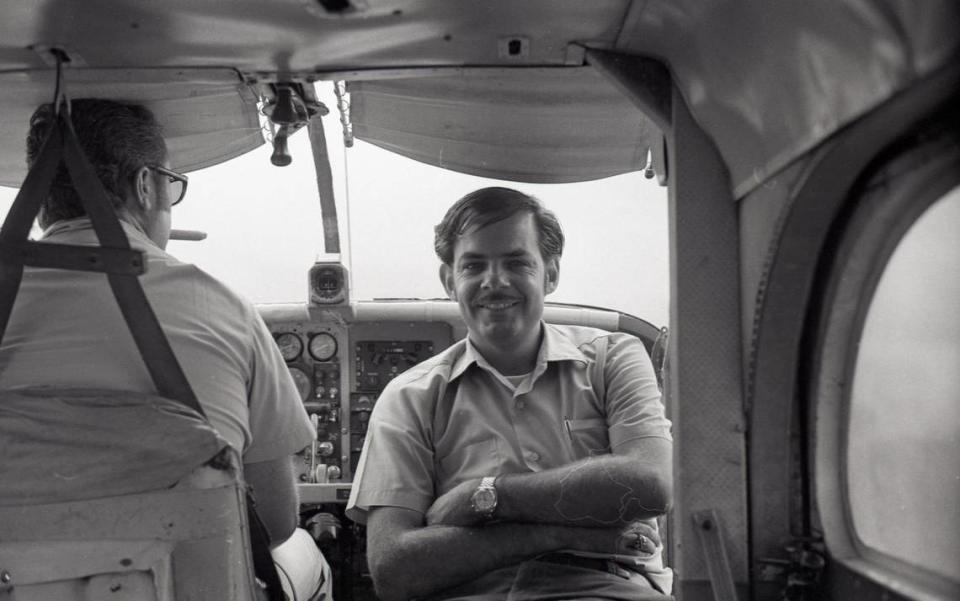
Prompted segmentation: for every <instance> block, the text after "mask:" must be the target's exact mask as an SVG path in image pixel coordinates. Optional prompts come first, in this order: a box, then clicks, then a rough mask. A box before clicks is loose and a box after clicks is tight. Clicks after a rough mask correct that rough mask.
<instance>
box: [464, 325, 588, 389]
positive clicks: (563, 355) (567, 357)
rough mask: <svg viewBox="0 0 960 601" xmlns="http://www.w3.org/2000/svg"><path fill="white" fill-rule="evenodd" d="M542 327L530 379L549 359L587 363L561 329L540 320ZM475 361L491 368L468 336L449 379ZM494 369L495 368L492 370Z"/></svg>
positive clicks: (543, 367) (540, 371)
mask: <svg viewBox="0 0 960 601" xmlns="http://www.w3.org/2000/svg"><path fill="white" fill-rule="evenodd" d="M540 323H541V324H542V327H543V339H542V341H541V342H540V350H539V352H538V353H537V364H536V366H535V367H534V368H533V373H534V376H533V378H532V379H536V378H538V377H540V374H542V373H543V372H544V371H546V369H547V363H549V362H550V361H580V362H582V363H584V364H586V363H588V361H587V357H586V356H585V355H584V354H583V352H581V351H580V349H579V348H577V345H575V344H574V343H573V341H571V340H570V339H569V338H568V337H567V336H566V334H564V332H563V330H562V329H561V328H559V327H557V326H554V325H551V324H548V323H545V322H543V321H541V322H540ZM474 363H476V364H477V365H478V366H481V367H485V368H486V369H490V370H493V367H492V366H490V363H489V362H488V361H487V360H486V359H485V358H484V357H483V355H481V354H480V351H478V350H477V348H476V347H475V346H474V345H473V343H472V342H471V341H470V337H469V336H468V337H467V339H466V340H465V341H464V349H463V352H462V353H461V354H460V356H459V357H458V358H457V360H456V361H455V362H454V364H453V369H452V370H451V372H450V380H451V381H452V380H455V379H457V378H459V377H460V376H461V375H463V372H465V371H467V368H468V367H470V366H471V365H473V364H474ZM494 371H496V370H494Z"/></svg>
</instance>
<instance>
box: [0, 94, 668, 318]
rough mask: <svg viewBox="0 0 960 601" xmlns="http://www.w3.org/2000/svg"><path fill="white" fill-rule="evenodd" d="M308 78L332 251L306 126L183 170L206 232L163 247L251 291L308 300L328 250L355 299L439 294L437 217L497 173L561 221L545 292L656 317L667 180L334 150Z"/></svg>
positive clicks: (0, 201) (192, 217)
mask: <svg viewBox="0 0 960 601" xmlns="http://www.w3.org/2000/svg"><path fill="white" fill-rule="evenodd" d="M317 87H318V90H317V91H318V96H319V97H320V99H321V100H322V101H323V102H324V103H325V104H326V105H327V106H328V107H330V108H331V111H330V114H328V115H327V116H326V117H324V126H325V129H326V132H327V134H326V137H327V147H328V152H329V158H330V163H331V168H332V171H333V179H334V189H335V195H336V201H337V212H338V216H339V223H340V238H341V249H342V255H340V256H337V255H330V254H326V253H325V249H324V242H323V231H322V219H321V211H320V203H319V201H318V193H317V184H316V176H315V172H314V165H313V160H312V156H311V150H310V142H309V139H308V136H307V133H306V131H304V130H301V131H299V132H297V133H295V134H294V135H292V136H291V137H290V140H289V150H290V155H291V156H292V158H293V162H292V163H291V164H290V165H289V166H286V167H275V166H273V165H272V164H271V163H270V154H271V152H272V149H271V145H270V144H265V145H263V146H262V147H260V148H258V149H256V150H254V151H252V152H249V153H247V154H245V155H242V156H240V157H237V158H235V159H232V160H229V161H226V162H224V163H221V164H219V165H215V166H212V167H208V168H205V169H201V170H198V171H194V172H191V173H190V174H189V177H190V189H189V191H188V193H187V195H186V198H185V199H184V201H183V202H182V203H180V204H179V205H177V207H176V208H175V209H174V214H173V227H174V228H176V229H185V230H198V231H202V232H205V233H206V234H207V238H206V239H205V240H203V241H199V242H197V241H184V240H171V241H170V243H169V245H168V247H167V250H168V251H169V252H171V254H173V255H174V256H176V257H177V258H179V259H181V260H183V261H186V262H190V263H194V264H196V265H198V266H200V267H201V268H203V269H205V270H207V271H208V272H210V273H211V274H214V275H215V276H216V277H217V278H219V279H221V280H222V281H224V282H226V283H227V284H229V285H230V286H231V287H233V288H234V289H235V290H236V291H238V292H239V293H241V294H242V295H244V296H246V297H247V298H250V299H251V300H252V301H253V302H255V303H291V302H292V303H300V302H305V301H306V299H307V270H308V269H309V267H310V266H311V265H312V264H313V263H314V261H317V260H337V259H340V260H342V261H343V263H344V264H345V265H346V266H347V267H348V269H349V272H350V278H351V282H350V285H351V291H350V296H351V298H352V299H354V300H371V299H385V298H420V299H429V298H443V297H445V294H444V291H443V288H442V286H441V285H440V281H439V278H438V277H437V269H438V265H439V262H438V259H437V258H436V256H435V255H434V253H433V227H434V225H436V224H437V223H438V222H439V221H440V220H441V218H442V217H443V214H444V212H445V211H446V209H447V208H448V207H449V206H450V205H451V204H452V203H453V201H455V200H456V199H457V198H459V197H460V196H462V195H464V194H466V193H467V192H470V191H472V190H475V189H478V188H482V187H485V186H491V185H503V186H507V187H514V188H517V189H519V190H522V191H524V192H527V193H531V194H533V195H534V196H536V197H538V198H539V199H540V200H541V201H542V202H543V203H544V204H545V205H546V206H547V208H549V209H551V210H553V211H554V212H555V213H556V214H557V216H558V217H559V219H560V222H561V223H562V224H563V226H564V230H565V234H566V237H567V246H566V250H565V252H564V257H563V270H562V273H561V277H560V285H559V287H558V289H557V291H556V292H555V293H554V294H552V295H551V296H550V297H549V298H548V300H549V301H553V302H563V303H573V304H582V305H591V306H597V307H604V308H609V309H614V310H617V311H622V312H625V313H629V314H632V315H636V316H638V317H641V318H643V319H645V320H647V321H650V322H651V323H654V324H657V325H658V326H659V325H666V323H667V315H668V288H669V286H668V281H669V280H668V277H669V276H668V269H669V263H668V259H667V256H668V254H667V253H668V246H667V200H666V188H665V187H661V186H660V185H659V184H658V183H657V181H656V180H655V179H647V178H646V177H644V175H643V173H642V172H633V173H629V174H625V175H618V176H614V177H609V178H604V179H600V180H595V181H590V182H582V183H569V184H525V183H524V184H518V183H514V182H504V181H499V180H492V179H488V178H483V177H476V176H471V175H464V174H461V173H457V172H454V171H449V170H445V169H440V168H437V167H433V166H430V165H426V164H423V163H420V162H417V161H415V160H412V159H408V158H405V157H402V156H399V155H397V154H394V153H391V152H388V151H386V150H383V149H381V148H378V147H377V146H374V145H372V144H369V143H366V142H363V141H361V140H355V141H354V143H353V145H352V147H350V148H345V147H344V141H343V136H342V135H341V133H342V130H341V125H340V119H339V115H338V114H337V110H336V106H337V105H336V100H335V98H334V97H333V93H332V85H331V84H318V86H317ZM544 152H547V153H549V152H550V151H549V149H545V150H544ZM15 195H16V190H13V189H10V188H0V216H2V215H5V214H6V211H7V209H8V208H9V206H10V203H11V202H12V201H13V198H14V197H15ZM627 266H634V267H627ZM637 266H639V267H637Z"/></svg>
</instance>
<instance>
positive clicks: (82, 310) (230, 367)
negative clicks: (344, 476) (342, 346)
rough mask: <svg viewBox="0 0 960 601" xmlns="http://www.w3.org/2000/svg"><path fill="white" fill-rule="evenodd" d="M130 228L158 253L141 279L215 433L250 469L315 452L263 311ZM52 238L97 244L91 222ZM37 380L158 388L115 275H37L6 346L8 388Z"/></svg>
mask: <svg viewBox="0 0 960 601" xmlns="http://www.w3.org/2000/svg"><path fill="white" fill-rule="evenodd" d="M121 223H122V225H123V229H124V231H125V232H126V234H127V236H128V237H129V239H130V244H131V246H133V247H134V248H136V249H139V250H143V251H145V253H146V258H147V271H146V273H145V274H143V275H142V276H140V282H141V284H142V286H143V289H144V291H145V293H146V296H147V298H148V299H149V301H150V305H151V306H152V307H153V310H154V312H155V313H156V315H157V319H158V320H159V321H160V324H161V325H162V327H163V330H164V332H165V333H166V335H167V339H168V340H169V341H170V345H171V346H172V348H173V351H174V354H175V355H176V357H177V359H178V360H179V362H180V365H181V366H182V368H183V370H184V372H185V374H186V376H187V379H188V380H189V382H190V385H191V386H192V387H193V390H194V392H195V394H196V396H197V398H198V400H199V401H200V405H201V406H202V407H203V409H204V411H205V413H206V414H207V417H208V419H209V420H210V423H211V424H212V425H213V427H214V428H215V429H216V430H217V431H218V432H219V433H220V435H221V436H223V437H224V438H225V439H226V440H227V441H228V442H229V443H230V444H231V445H232V446H234V447H235V448H236V449H238V450H240V451H241V453H242V455H243V461H244V463H255V462H259V461H269V460H274V459H279V458H281V457H284V456H289V455H291V454H293V453H295V452H297V451H299V450H301V449H303V448H304V447H306V446H307V445H309V444H310V442H311V441H312V440H313V438H314V432H313V428H312V426H311V425H310V421H309V419H308V418H307V414H306V411H305V410H304V408H303V405H302V404H301V402H300V397H299V395H298V394H297V391H296V388H295V386H294V383H293V381H292V379H291V377H290V374H289V371H288V370H287V368H286V365H285V364H284V361H283V358H282V357H281V356H280V353H279V350H278V349H277V347H276V345H275V344H274V341H273V338H272V337H271V336H270V332H269V331H268V330H267V328H266V325H265V324H264V323H263V320H262V319H261V318H260V316H259V314H258V313H257V311H256V309H255V308H254V307H253V305H252V304H251V303H249V302H248V301H246V300H244V299H242V298H241V297H239V296H238V295H237V294H235V293H234V292H232V291H231V290H230V289H228V288H227V287H226V286H225V285H223V284H222V283H220V282H219V281H217V280H216V279H214V278H213V277H211V276H210V275H208V274H206V273H205V272H203V271H202V270H200V269H199V268H197V267H195V266H194V265H190V264H187V263H183V262H181V261H178V260H177V259H175V258H174V257H172V256H171V255H169V254H167V253H166V252H164V251H163V250H161V249H160V248H159V247H157V246H156V245H155V244H154V243H153V242H151V241H150V239H149V238H147V237H146V235H144V234H143V233H142V232H141V231H139V230H138V229H137V228H135V227H134V226H132V225H130V224H128V223H125V222H121ZM42 240H43V241H49V242H57V243H62V244H79V245H95V244H97V238H96V235H95V234H94V232H93V229H92V227H91V224H90V221H89V219H87V218H82V219H74V220H69V221H61V222H57V223H55V224H54V225H52V226H51V227H50V228H48V229H47V231H46V232H44V235H43V238H42ZM37 385H50V386H68V387H91V388H110V389H116V390H131V391H136V392H145V393H153V392H155V388H154V385H153V381H152V380H151V379H150V375H149V373H148V372H147V368H146V366H145V365H144V363H143V359H142V358H141V357H140V353H139V352H138V351H137V348H136V346H135V344H134V342H133V338H132V336H131V335H130V332H129V330H128V328H127V325H126V322H124V320H123V317H122V315H121V313H120V309H119V307H118V306H117V302H116V300H115V299H114V297H113V293H112V292H111V290H110V287H109V285H108V283H107V279H106V275H104V274H100V273H89V272H78V271H64V270H56V269H33V268H28V269H27V270H25V273H24V277H23V282H22V284H21V286H20V291H19V294H18V295H17V301H16V304H15V305H14V308H13V312H12V314H11V317H10V324H9V326H8V328H7V332H6V335H5V336H4V340H3V343H2V347H0V388H16V387H21V386H37Z"/></svg>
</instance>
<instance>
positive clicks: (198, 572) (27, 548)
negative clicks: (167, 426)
mask: <svg viewBox="0 0 960 601" xmlns="http://www.w3.org/2000/svg"><path fill="white" fill-rule="evenodd" d="M245 518H246V507H245V497H244V491H243V488H242V485H241V484H240V483H239V481H238V480H237V478H235V477H234V476H231V475H230V474H229V473H228V472H225V471H222V470H218V469H215V468H211V467H200V468H197V469H196V470H195V471H194V472H193V474H191V475H190V476H189V477H188V478H186V479H185V480H184V481H183V482H181V483H180V484H178V485H177V486H175V487H173V488H171V489H167V490H157V491H152V492H145V493H139V494H132V495H121V496H114V497H105V498H99V499H88V500H84V501H68V502H64V503H49V504H44V505H20V506H9V507H0V541H2V542H0V575H2V577H0V580H3V581H4V582H0V599H10V600H11V601H47V600H53V599H56V600H57V601H94V600H102V599H112V600H117V601H120V600H123V601H128V600H129V601H174V600H177V601H203V600H211V599H223V600H231V601H234V600H236V601H241V600H244V601H245V600H250V601H252V600H253V599H255V596H254V591H255V584H254V581H253V570H252V566H251V563H250V549H249V548H248V546H247V541H248V540H249V536H248V535H247V533H246V532H244V529H243V528H244V524H245V523H246V519H245Z"/></svg>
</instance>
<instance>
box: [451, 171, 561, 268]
mask: <svg viewBox="0 0 960 601" xmlns="http://www.w3.org/2000/svg"><path fill="white" fill-rule="evenodd" d="M520 212H527V213H529V214H531V215H533V219H534V223H535V224H536V226H537V233H538V240H537V245H538V246H539V247H540V255H541V256H542V257H543V259H544V260H545V261H546V260H549V259H551V258H557V259H559V258H560V255H562V254H563V241H564V239H563V230H562V229H561V228H560V222H559V221H557V217H556V215H554V214H553V212H551V211H550V210H548V209H545V208H544V207H543V205H541V204H540V201H538V200H537V199H536V198H534V197H533V196H530V195H529V194H524V193H523V192H519V191H517V190H513V189H510V188H500V187H490V188H481V189H479V190H475V191H473V192H471V193H469V194H467V195H466V196H464V197H463V198H461V199H460V200H458V201H457V202H456V203H454V205H453V206H452V207H450V208H449V209H448V210H447V214H446V215H444V217H443V221H441V222H440V224H439V225H437V226H436V227H435V228H434V233H435V236H434V240H433V249H434V250H435V251H436V253H437V256H438V257H440V260H441V261H443V262H444V263H446V264H447V265H453V254H454V252H453V251H454V245H455V244H456V242H457V239H458V238H459V237H460V236H462V235H464V234H466V233H468V232H470V231H473V230H476V229H478V228H482V227H485V226H487V225H490V224H491V223H496V222H498V221H503V220H504V219H507V218H509V217H512V216H514V215H516V214H517V213H520Z"/></svg>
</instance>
